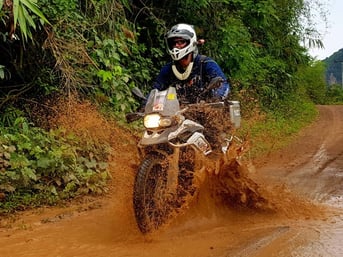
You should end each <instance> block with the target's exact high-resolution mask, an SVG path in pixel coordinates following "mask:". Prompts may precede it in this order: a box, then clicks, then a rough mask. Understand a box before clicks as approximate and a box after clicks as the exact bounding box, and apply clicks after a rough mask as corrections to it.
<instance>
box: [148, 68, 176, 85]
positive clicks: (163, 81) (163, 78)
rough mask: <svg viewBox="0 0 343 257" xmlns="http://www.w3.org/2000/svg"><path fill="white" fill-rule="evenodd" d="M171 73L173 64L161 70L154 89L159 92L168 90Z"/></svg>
mask: <svg viewBox="0 0 343 257" xmlns="http://www.w3.org/2000/svg"><path fill="white" fill-rule="evenodd" d="M171 72H172V70H171V63H168V64H166V65H165V66H163V67H162V69H161V70H160V73H159V74H158V75H157V77H156V79H155V81H154V82H153V84H152V87H153V88H154V89H158V90H164V89H166V88H167V87H168V85H169V83H170V81H169V77H170V73H171Z"/></svg>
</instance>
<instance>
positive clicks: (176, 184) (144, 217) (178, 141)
mask: <svg viewBox="0 0 343 257" xmlns="http://www.w3.org/2000/svg"><path fill="white" fill-rule="evenodd" d="M220 85H221V79H220V78H215V79H213V80H212V81H211V83H210V84H209V85H208V86H207V87H206V88H205V89H204V91H203V92H202V94H199V99H201V95H206V93H208V92H210V91H211V90H215V89H216V88H217V87H219V86H220ZM134 94H135V95H137V96H139V97H140V98H141V99H144V101H145V102H146V104H145V110H144V113H143V112H141V113H131V114H128V115H127V120H128V121H129V122H131V121H133V120H137V119H138V118H143V124H144V127H145V131H144V134H143V136H142V138H141V140H140V142H139V143H138V150H139V155H140V158H141V163H140V166H139V168H138V171H137V174H136V177H135V182H134V192H133V208H134V212H135V218H136V222H137V225H138V227H139V229H140V231H141V232H142V233H148V232H151V231H152V230H155V229H158V228H159V227H160V226H161V225H163V224H164V223H165V222H166V221H167V220H168V218H169V217H170V216H172V215H173V214H175V213H176V212H177V211H178V210H179V209H180V208H181V207H182V206H183V204H184V202H185V201H186V199H187V197H191V196H192V195H194V193H195V191H196V187H195V186H194V185H195V184H196V182H195V180H196V179H197V178H198V177H199V175H200V174H201V173H202V172H204V170H205V168H206V167H205V165H206V163H208V162H207V159H208V156H209V155H211V154H212V151H213V149H212V147H211V144H210V143H209V141H208V140H207V139H206V137H205V135H204V133H203V131H204V126H203V125H202V124H200V123H198V122H196V121H193V120H191V119H187V118H185V115H184V114H185V113H187V111H188V110H190V109H191V108H192V107H198V106H202V108H204V107H205V106H206V107H208V106H210V107H212V108H224V107H225V102H224V101H219V102H213V103H206V102H204V101H203V100H202V101H200V100H199V102H198V103H196V104H191V105H187V107H185V108H181V107H180V102H179V99H178V96H177V94H176V88H175V87H169V88H168V89H166V90H163V91H158V90H157V89H154V90H152V91H151V92H150V94H149V97H148V98H147V99H146V98H145V97H144V95H143V94H142V93H141V91H140V90H139V89H137V88H136V89H135V90H134ZM229 103H230V120H231V122H233V123H234V125H235V127H236V128H237V127H239V125H240V113H239V103H237V102H229ZM232 138H233V137H232V136H231V138H227V139H226V143H225V145H224V146H223V147H222V149H221V150H222V152H223V153H224V152H226V151H227V149H228V147H229V144H230V142H231V140H232Z"/></svg>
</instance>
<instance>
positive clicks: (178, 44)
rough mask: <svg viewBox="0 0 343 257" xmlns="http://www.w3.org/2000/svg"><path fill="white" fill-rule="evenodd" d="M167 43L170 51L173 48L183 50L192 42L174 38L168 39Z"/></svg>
mask: <svg viewBox="0 0 343 257" xmlns="http://www.w3.org/2000/svg"><path fill="white" fill-rule="evenodd" d="M167 43H168V48H169V49H170V50H172V49H173V48H178V49H182V48H185V47H186V46H188V45H189V43H190V40H187V39H184V38H181V37H172V38H168V39H167Z"/></svg>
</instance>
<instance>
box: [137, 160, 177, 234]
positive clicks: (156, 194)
mask: <svg viewBox="0 0 343 257" xmlns="http://www.w3.org/2000/svg"><path fill="white" fill-rule="evenodd" d="M168 166H169V165H168V161H167V160H166V159H165V158H163V157H160V156H147V157H146V158H145V159H144V160H143V161H142V164H141V166H140V167H139V170H138V173H137V175H136V179H135V184H134V194H133V207H134V212H135V217H136V221H137V225H138V227H139V229H140V230H141V232H142V233H148V232H151V231H152V230H154V229H157V228H159V227H160V226H161V225H162V224H163V223H164V222H165V221H166V219H168V216H169V214H170V213H171V211H172V203H171V202H172V199H170V198H171V196H170V195H168V193H167V171H168Z"/></svg>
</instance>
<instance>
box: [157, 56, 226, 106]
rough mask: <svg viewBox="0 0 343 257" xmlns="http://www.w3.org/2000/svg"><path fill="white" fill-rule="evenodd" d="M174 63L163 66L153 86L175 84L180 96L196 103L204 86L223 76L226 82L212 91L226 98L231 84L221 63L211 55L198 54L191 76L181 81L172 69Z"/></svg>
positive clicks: (164, 86)
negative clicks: (220, 65)
mask: <svg viewBox="0 0 343 257" xmlns="http://www.w3.org/2000/svg"><path fill="white" fill-rule="evenodd" d="M172 65H173V63H172V62H170V63H168V64H166V65H165V66H163V67H162V69H161V71H160V73H159V75H158V76H157V78H156V80H155V82H154V83H153V88H156V89H158V90H165V89H167V88H168V87H169V86H175V87H176V90H177V93H178V96H179V97H180V98H183V99H187V100H188V101H187V102H189V103H194V102H195V101H196V98H197V96H198V95H199V94H200V93H201V91H202V89H203V88H204V86H205V85H206V84H207V83H209V82H210V81H211V79H213V78H215V77H222V78H223V79H224V82H223V84H222V86H221V87H219V88H218V89H216V90H215V91H214V92H212V97H220V98H225V97H226V96H227V95H228V93H229V91H230V86H229V83H228V81H227V79H226V76H225V75H224V73H223V71H222V70H221V68H220V67H219V65H218V64H217V63H216V62H215V61H214V60H213V59H211V58H210V57H207V56H204V55H197V56H196V57H195V60H194V64H193V69H192V72H191V74H190V76H189V77H188V78H187V79H186V80H184V81H181V80H179V79H178V78H176V76H175V75H174V73H173V71H172Z"/></svg>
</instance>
